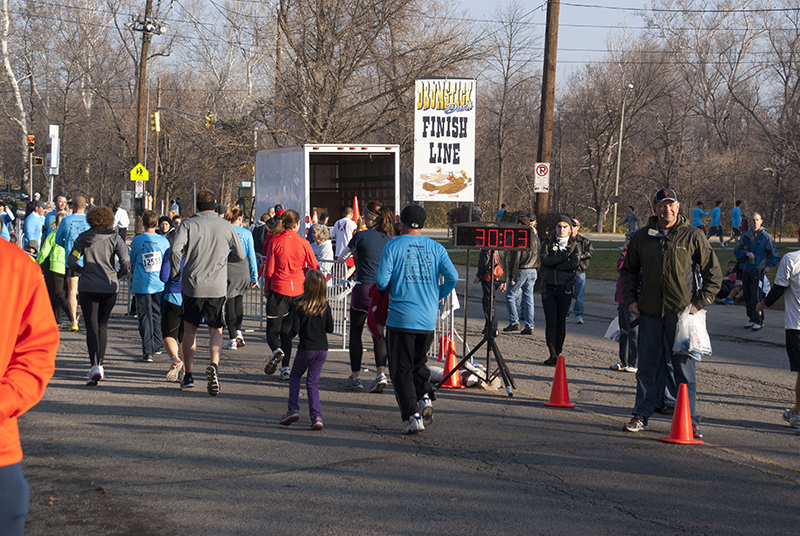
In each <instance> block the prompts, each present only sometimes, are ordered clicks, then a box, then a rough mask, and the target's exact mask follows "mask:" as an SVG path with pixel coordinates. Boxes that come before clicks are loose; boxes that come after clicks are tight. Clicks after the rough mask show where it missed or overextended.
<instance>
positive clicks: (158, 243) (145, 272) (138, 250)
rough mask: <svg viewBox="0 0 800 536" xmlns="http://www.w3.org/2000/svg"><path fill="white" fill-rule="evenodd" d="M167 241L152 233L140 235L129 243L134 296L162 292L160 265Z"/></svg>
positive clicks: (167, 244) (167, 246) (166, 248)
mask: <svg viewBox="0 0 800 536" xmlns="http://www.w3.org/2000/svg"><path fill="white" fill-rule="evenodd" d="M168 249H169V240H167V239H166V238H164V237H163V236H159V235H157V234H154V233H142V234H140V235H137V236H135V237H134V238H133V241H132V242H131V271H132V272H133V284H132V285H131V292H133V293H134V294H156V293H157V292H163V291H164V282H163V281H161V263H162V261H163V259H164V252H165V251H167V250H168Z"/></svg>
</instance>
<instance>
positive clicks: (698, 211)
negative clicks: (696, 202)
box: [692, 207, 708, 227]
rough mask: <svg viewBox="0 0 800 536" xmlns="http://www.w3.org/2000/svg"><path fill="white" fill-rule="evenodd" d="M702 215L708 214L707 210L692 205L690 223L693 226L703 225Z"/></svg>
mask: <svg viewBox="0 0 800 536" xmlns="http://www.w3.org/2000/svg"><path fill="white" fill-rule="evenodd" d="M703 216H708V212H706V211H705V210H703V209H702V208H700V207H694V208H693V209H692V225H694V226H695V227H700V226H701V225H703Z"/></svg>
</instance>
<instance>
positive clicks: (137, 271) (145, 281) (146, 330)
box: [131, 210, 169, 363]
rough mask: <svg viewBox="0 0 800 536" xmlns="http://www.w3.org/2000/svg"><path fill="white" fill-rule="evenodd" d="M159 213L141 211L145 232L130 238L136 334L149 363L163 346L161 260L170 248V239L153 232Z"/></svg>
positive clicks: (143, 355) (143, 359)
mask: <svg viewBox="0 0 800 536" xmlns="http://www.w3.org/2000/svg"><path fill="white" fill-rule="evenodd" d="M157 225H158V215H157V214H156V213H155V212H153V211H152V210H146V211H145V212H144V214H142V227H144V228H145V231H144V233H142V234H140V235H137V236H135V237H134V239H133V241H132V242H131V271H132V272H133V283H132V284H131V292H132V293H133V295H134V298H135V299H136V316H137V319H138V320H139V335H141V337H142V361H144V362H145V363H152V362H153V356H154V355H155V353H156V352H158V351H160V349H161V347H162V346H163V339H162V335H161V293H162V292H164V282H163V281H162V280H161V262H162V260H163V258H164V252H165V251H167V250H168V249H169V240H167V239H166V238H164V237H163V236H159V235H157V234H156V226H157Z"/></svg>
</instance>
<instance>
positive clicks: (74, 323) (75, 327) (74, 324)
mask: <svg viewBox="0 0 800 536" xmlns="http://www.w3.org/2000/svg"><path fill="white" fill-rule="evenodd" d="M69 330H70V331H78V323H77V322H73V323H72V325H71V326H70V327H69Z"/></svg>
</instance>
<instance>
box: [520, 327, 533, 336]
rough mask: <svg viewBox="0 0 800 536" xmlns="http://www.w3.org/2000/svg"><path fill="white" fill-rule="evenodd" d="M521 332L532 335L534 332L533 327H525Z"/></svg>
mask: <svg viewBox="0 0 800 536" xmlns="http://www.w3.org/2000/svg"><path fill="white" fill-rule="evenodd" d="M520 333H522V334H523V335H532V334H533V328H525V329H523V330H522V331H520Z"/></svg>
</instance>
